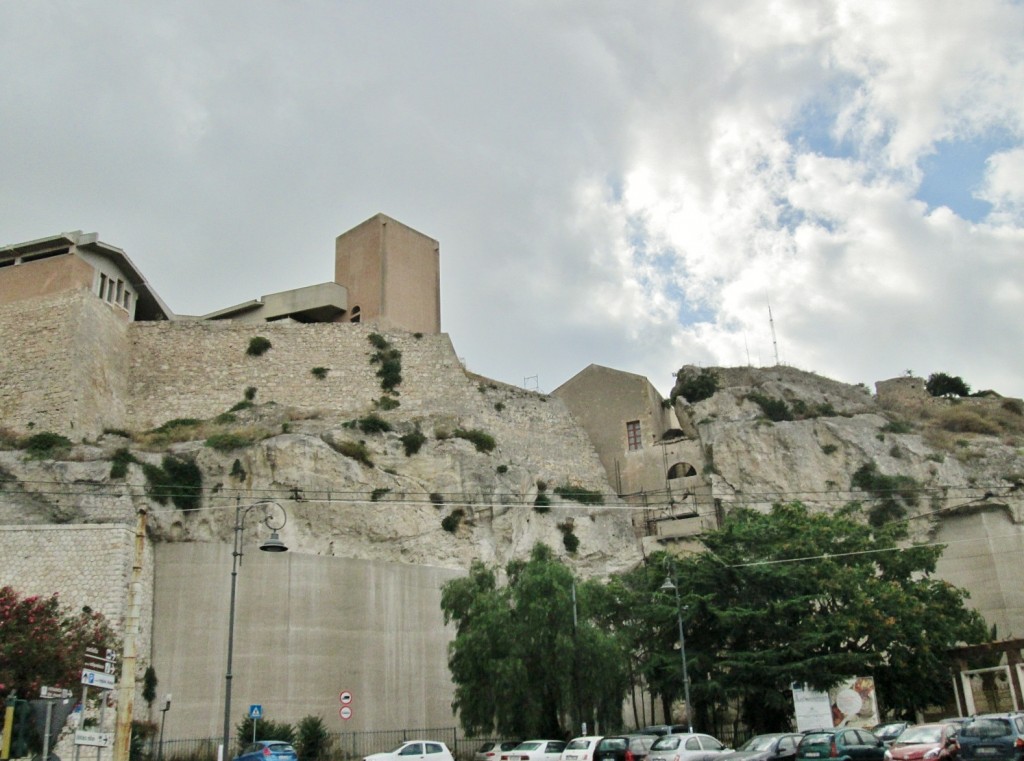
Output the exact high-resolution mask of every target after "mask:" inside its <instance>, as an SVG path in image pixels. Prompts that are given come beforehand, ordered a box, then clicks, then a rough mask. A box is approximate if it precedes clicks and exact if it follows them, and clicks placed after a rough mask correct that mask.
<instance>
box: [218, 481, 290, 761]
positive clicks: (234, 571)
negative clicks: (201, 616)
mask: <svg viewBox="0 0 1024 761" xmlns="http://www.w3.org/2000/svg"><path fill="white" fill-rule="evenodd" d="M271 506H273V507H276V508H277V509H278V510H280V511H281V523H280V525H274V523H272V521H271V519H272V518H273V515H272V513H271V512H270V511H269V508H270V507H271ZM257 507H260V508H263V520H262V521H261V522H262V523H263V524H264V525H265V526H266V527H267V528H269V529H270V532H271V533H270V538H269V539H267V540H266V541H265V542H263V544H261V545H260V549H261V550H263V551H264V552H287V551H288V548H287V547H286V546H285V544H284V542H282V541H281V537H279V536H278V534H277V532H278V531H280V530H281V529H282V528H284V524H285V523H287V522H288V513H286V512H285V510H284V508H283V507H281V505H279V504H278V503H277V502H272V501H270V500H261V501H260V502H257V503H256V504H253V505H249V506H248V507H242V505H241V504H239V505H237V506H236V507H235V528H234V532H235V537H234V546H233V547H232V551H231V607H230V611H229V614H228V670H227V673H226V674H225V676H224V737H223V743H224V744H223V750H222V751H221V752H222V753H223V757H222V759H221V761H227V755H228V742H229V741H230V739H231V676H232V675H231V658H232V655H233V653H234V648H235V587H236V585H237V582H238V568H239V566H240V565H241V564H242V527H243V525H244V524H245V516H247V515H248V514H249V511H250V510H254V509H256V508H257Z"/></svg>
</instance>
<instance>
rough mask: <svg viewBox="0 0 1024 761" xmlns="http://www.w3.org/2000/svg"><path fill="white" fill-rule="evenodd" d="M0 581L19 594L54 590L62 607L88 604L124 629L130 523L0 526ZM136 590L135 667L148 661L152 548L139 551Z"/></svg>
mask: <svg viewBox="0 0 1024 761" xmlns="http://www.w3.org/2000/svg"><path fill="white" fill-rule="evenodd" d="M0 558H3V562H2V563H0V586H11V587H13V588H14V589H15V590H17V591H18V593H19V594H21V595H22V596H25V595H40V596H45V597H49V596H50V595H52V594H54V593H57V594H58V595H59V600H60V603H61V607H62V609H63V610H64V612H65V613H67V614H70V615H74V614H76V613H78V612H79V611H81V610H82V609H83V608H84V607H86V606H88V607H89V608H91V609H92V610H94V611H97V612H99V613H102V614H103V616H104V617H105V618H106V619H107V621H109V622H110V624H111V626H112V627H113V628H114V630H115V631H116V632H117V633H118V634H119V635H123V633H124V626H125V616H126V614H127V601H128V585H129V583H130V581H131V575H132V565H133V563H134V559H135V526H134V525H133V524H127V523H97V524H79V525H27V526H14V525H5V526H0ZM142 580H143V583H142V590H141V594H140V596H139V600H138V602H139V610H140V621H139V628H140V635H139V638H138V640H137V652H138V653H139V655H140V659H139V662H140V671H139V673H140V674H141V673H142V671H144V670H145V667H146V665H147V664H148V655H149V650H150V635H151V631H152V618H153V613H152V611H153V552H152V549H151V548H150V547H149V546H148V545H147V548H146V551H145V554H144V557H143V569H142Z"/></svg>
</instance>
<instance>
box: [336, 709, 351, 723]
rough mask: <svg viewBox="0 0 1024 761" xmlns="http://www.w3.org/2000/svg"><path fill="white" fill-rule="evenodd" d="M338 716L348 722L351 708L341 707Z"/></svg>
mask: <svg viewBox="0 0 1024 761" xmlns="http://www.w3.org/2000/svg"><path fill="white" fill-rule="evenodd" d="M338 716H340V717H341V718H343V719H345V720H346V721H348V720H349V719H351V718H352V706H342V707H341V710H340V711H338Z"/></svg>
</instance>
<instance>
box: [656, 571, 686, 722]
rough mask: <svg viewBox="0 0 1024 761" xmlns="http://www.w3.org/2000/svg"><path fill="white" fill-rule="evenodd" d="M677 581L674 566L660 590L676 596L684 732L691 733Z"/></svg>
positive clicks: (684, 636)
mask: <svg viewBox="0 0 1024 761" xmlns="http://www.w3.org/2000/svg"><path fill="white" fill-rule="evenodd" d="M678 582H679V580H678V578H677V577H676V569H675V566H673V567H672V576H671V577H669V576H666V577H665V583H663V584H662V585H661V587H660V589H663V590H665V591H668V590H670V589H671V590H672V591H673V592H674V593H675V596H676V620H677V621H678V622H679V657H680V658H681V659H682V662H683V700H684V701H685V704H684V705H685V708H686V731H687V732H690V733H692V732H693V719H692V718H691V716H690V713H691V712H690V677H689V674H688V673H687V670H686V635H685V633H684V632H683V606H682V605H680V604H679V583H678Z"/></svg>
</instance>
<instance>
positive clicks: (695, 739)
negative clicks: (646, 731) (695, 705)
mask: <svg viewBox="0 0 1024 761" xmlns="http://www.w3.org/2000/svg"><path fill="white" fill-rule="evenodd" d="M731 750H732V748H727V747H725V746H724V745H723V744H722V743H720V742H719V741H718V740H716V739H715V738H714V737H712V736H711V735H700V734H685V735H684V734H678V735H664V736H663V737H659V738H658V739H657V740H655V741H654V745H652V746H651V752H650V754H649V755H648V756H647V759H648V761H706V759H711V758H716V757H717V756H720V755H721V754H723V753H728V752H729V751H731Z"/></svg>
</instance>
